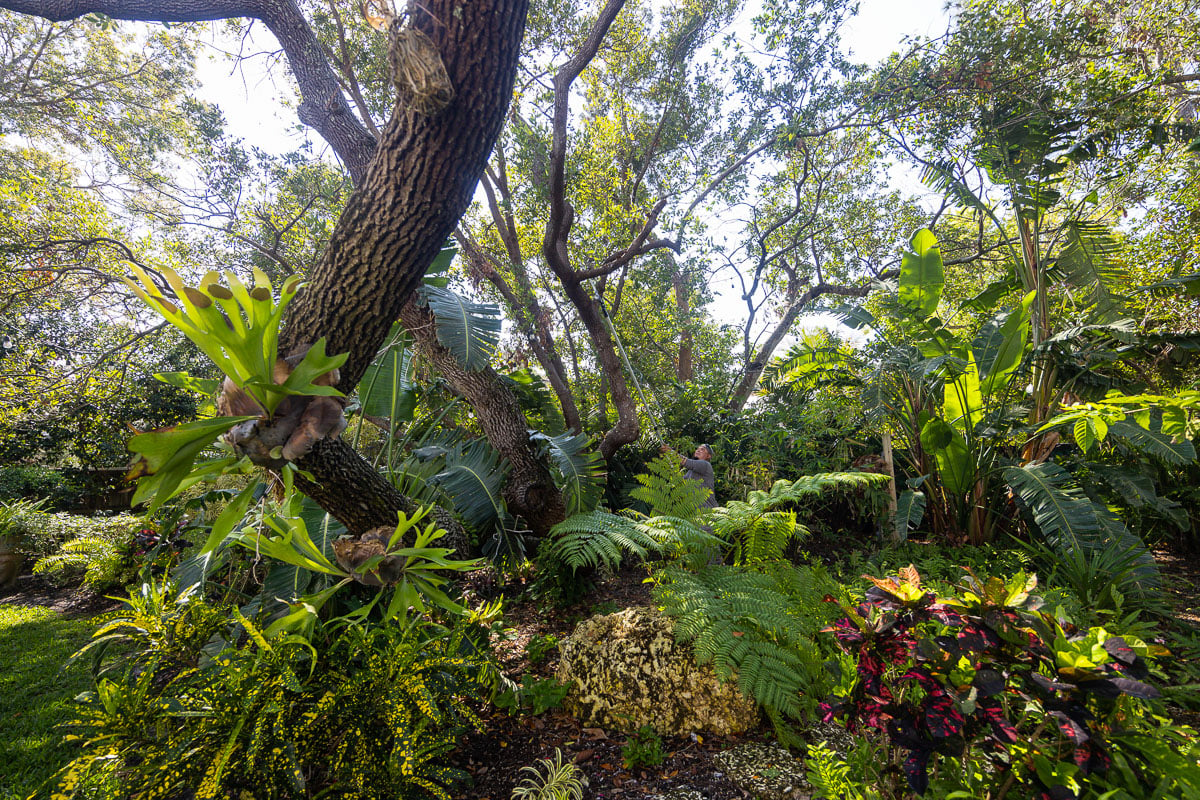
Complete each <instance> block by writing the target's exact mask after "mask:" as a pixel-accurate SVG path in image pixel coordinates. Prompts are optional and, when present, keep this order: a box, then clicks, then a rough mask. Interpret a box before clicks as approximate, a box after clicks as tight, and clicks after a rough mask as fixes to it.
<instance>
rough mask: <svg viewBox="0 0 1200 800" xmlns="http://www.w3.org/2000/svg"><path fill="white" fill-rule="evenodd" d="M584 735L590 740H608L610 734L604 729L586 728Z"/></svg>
mask: <svg viewBox="0 0 1200 800" xmlns="http://www.w3.org/2000/svg"><path fill="white" fill-rule="evenodd" d="M583 735H584V736H586V737H587V738H589V739H607V738H608V734H607V733H605V732H604V729H603V728H584V729H583Z"/></svg>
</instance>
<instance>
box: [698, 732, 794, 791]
mask: <svg viewBox="0 0 1200 800" xmlns="http://www.w3.org/2000/svg"><path fill="white" fill-rule="evenodd" d="M713 760H714V761H715V762H716V763H717V766H719V767H720V768H721V769H723V770H725V775H726V777H728V778H729V780H730V782H732V783H733V784H734V785H735V786H737V787H738V788H739V789H742V790H743V791H745V792H748V793H749V794H750V795H751V796H752V797H757V798H759V800H807V798H810V797H812V789H811V788H810V787H809V785H808V779H807V778H806V777H805V770H804V762H802V761H801V760H800V759H798V758H796V757H795V756H793V755H792V754H791V753H789V752H788V751H787V749H785V748H784V747H781V746H780V745H778V744H769V745H766V744H743V745H738V746H737V747H733V748H730V749H729V750H725V751H724V752H721V753H718V754H717V755H716V757H715V758H714V759H713Z"/></svg>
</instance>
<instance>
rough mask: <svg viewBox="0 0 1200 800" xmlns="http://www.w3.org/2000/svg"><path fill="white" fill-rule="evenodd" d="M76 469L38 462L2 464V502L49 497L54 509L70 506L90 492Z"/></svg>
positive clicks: (47, 498) (0, 470)
mask: <svg viewBox="0 0 1200 800" xmlns="http://www.w3.org/2000/svg"><path fill="white" fill-rule="evenodd" d="M86 488H87V487H86V486H85V481H83V480H82V479H81V477H80V476H79V475H78V474H77V473H76V472H74V471H66V470H58V469H53V468H51V467H43V466H38V465H33V464H31V465H27V466H20V465H19V466H11V467H0V501H7V500H45V501H46V502H47V503H48V505H49V506H50V507H51V508H64V507H69V506H71V505H73V504H74V503H76V502H77V501H78V500H79V498H80V497H81V496H82V495H83V494H85V492H86Z"/></svg>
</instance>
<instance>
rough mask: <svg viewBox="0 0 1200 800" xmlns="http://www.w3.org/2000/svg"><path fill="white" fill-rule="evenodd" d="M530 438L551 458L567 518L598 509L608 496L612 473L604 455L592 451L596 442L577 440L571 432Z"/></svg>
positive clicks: (580, 435) (581, 436)
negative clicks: (606, 486) (606, 488)
mask: <svg viewBox="0 0 1200 800" xmlns="http://www.w3.org/2000/svg"><path fill="white" fill-rule="evenodd" d="M530 438H531V439H532V440H533V441H534V442H537V443H539V444H541V445H542V446H543V447H544V448H545V451H546V452H547V453H549V455H550V460H551V462H552V463H553V464H554V466H555V468H556V470H557V472H558V477H559V479H560V484H559V486H560V488H561V489H562V492H563V499H564V500H566V502H567V515H568V516H569V515H571V514H581V513H583V512H585V511H591V510H592V509H594V508H595V507H596V506H597V504H599V502H600V499H601V498H602V497H603V496H604V480H605V477H606V476H607V474H608V473H607V471H606V470H605V465H604V459H602V458H601V457H600V453H599V452H598V451H596V450H595V449H592V448H591V444H592V438H591V437H590V436H587V435H586V434H582V433H581V434H578V435H575V436H573V435H571V433H570V432H567V433H560V434H559V435H557V436H549V435H547V434H545V433H534V434H533V435H531V436H530Z"/></svg>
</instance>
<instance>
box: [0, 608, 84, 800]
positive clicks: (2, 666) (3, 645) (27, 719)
mask: <svg viewBox="0 0 1200 800" xmlns="http://www.w3.org/2000/svg"><path fill="white" fill-rule="evenodd" d="M93 627H94V626H93V625H91V624H90V623H88V622H87V621H84V620H70V619H64V618H63V617H61V616H59V615H58V614H56V613H54V612H53V611H50V610H49V609H45V608H27V607H24V606H13V605H7V604H0V800H24V798H26V797H28V796H29V795H30V794H31V793H33V792H34V791H36V790H37V789H38V787H39V786H41V784H42V783H43V781H45V780H46V778H48V777H50V776H51V775H53V774H54V773H55V772H56V771H57V770H58V769H59V768H60V767H61V766H63V765H64V764H66V762H67V761H69V760H70V758H71V754H72V748H71V747H70V746H68V745H64V744H63V742H62V731H61V730H57V729H56V726H57V725H59V724H60V723H62V722H63V721H64V720H65V719H67V718H69V716H70V708H69V706H70V703H71V700H72V699H73V698H74V697H75V696H76V695H77V694H79V693H80V692H83V691H85V690H87V689H88V688H90V686H91V682H90V680H89V676H88V674H87V668H86V666H85V665H84V664H76V665H73V666H72V668H71V669H69V670H66V671H63V670H62V669H61V668H62V665H63V664H64V663H65V662H66V660H67V658H68V657H69V656H70V655H71V654H72V653H74V652H75V651H76V650H78V649H79V648H80V647H81V646H82V645H83V644H84V643H85V642H86V641H87V640H88V637H89V635H90V634H91V631H92V630H93Z"/></svg>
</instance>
